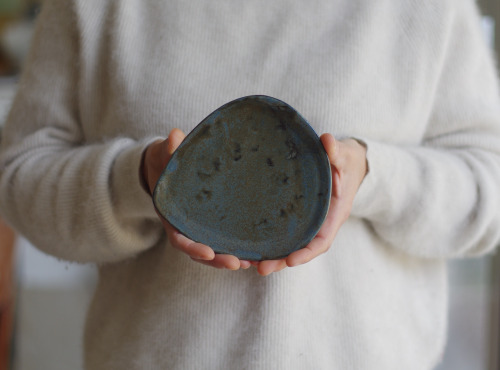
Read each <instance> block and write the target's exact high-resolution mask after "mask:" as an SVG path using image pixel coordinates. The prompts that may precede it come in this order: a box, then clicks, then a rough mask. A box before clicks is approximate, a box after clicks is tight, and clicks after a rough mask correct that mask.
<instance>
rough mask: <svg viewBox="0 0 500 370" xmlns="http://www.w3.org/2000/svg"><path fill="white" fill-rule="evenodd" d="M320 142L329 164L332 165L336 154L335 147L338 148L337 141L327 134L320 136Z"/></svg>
mask: <svg viewBox="0 0 500 370" xmlns="http://www.w3.org/2000/svg"><path fill="white" fill-rule="evenodd" d="M320 140H321V143H322V144H323V147H324V148H325V151H326V154H327V155H328V159H329V160H330V163H331V164H332V165H333V163H334V161H335V159H336V154H337V147H338V145H337V141H336V140H335V138H334V137H333V135H332V134H328V133H326V134H323V135H321V137H320Z"/></svg>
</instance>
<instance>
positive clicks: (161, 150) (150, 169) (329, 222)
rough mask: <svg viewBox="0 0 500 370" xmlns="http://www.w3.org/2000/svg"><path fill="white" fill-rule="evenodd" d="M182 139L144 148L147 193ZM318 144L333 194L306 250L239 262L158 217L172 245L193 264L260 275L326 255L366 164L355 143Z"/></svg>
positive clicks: (175, 134)
mask: <svg viewBox="0 0 500 370" xmlns="http://www.w3.org/2000/svg"><path fill="white" fill-rule="evenodd" d="M184 137H185V135H184V133H182V131H180V130H179V129H174V130H172V132H171V133H170V135H169V137H168V138H167V139H166V140H163V141H157V142H155V143H153V144H151V145H150V146H149V147H148V148H147V149H146V151H145V153H144V159H143V164H142V175H143V178H144V180H145V182H146V183H147V186H148V187H149V192H150V193H152V192H153V190H154V187H155V185H156V182H157V181H158V179H159V177H160V175H161V172H162V171H163V169H164V168H165V166H166V165H167V164H168V161H169V160H170V158H171V157H172V154H173V153H174V151H175V150H176V149H177V147H178V146H179V145H180V143H181V142H182V140H184ZM321 141H322V143H323V146H324V147H325V150H326V152H327V154H328V158H329V159H330V164H331V167H332V195H331V200H330V207H329V210H328V214H327V217H326V219H325V222H324V223H323V225H322V226H321V229H320V230H319V232H318V234H317V235H316V236H315V237H314V239H313V240H312V241H311V242H310V243H309V244H308V245H307V246H306V247H304V248H302V249H300V250H298V251H296V252H293V253H291V254H290V255H289V256H288V257H287V258H284V259H280V260H267V261H252V262H249V261H245V260H239V259H238V258H237V257H235V256H231V255H225V254H215V252H214V251H213V249H212V248H210V247H209V246H207V245H204V244H201V243H197V242H194V241H193V240H190V239H189V238H187V237H186V236H184V235H182V234H181V233H180V232H179V231H178V230H176V229H175V228H174V227H173V226H172V225H170V224H169V223H168V222H167V221H166V220H165V219H164V218H163V217H162V216H161V215H159V218H160V220H161V221H162V223H163V226H164V227H165V230H166V232H167V235H168V238H169V240H170V243H171V244H172V246H173V247H174V248H176V249H178V250H180V251H182V252H184V253H186V254H187V255H188V256H190V257H191V259H193V260H194V261H196V262H199V263H202V264H205V265H209V266H212V267H216V268H226V269H230V270H238V269H239V268H248V267H250V265H253V266H255V267H256V268H257V271H258V272H259V274H261V275H263V276H266V275H269V274H271V273H273V272H278V271H281V270H283V269H284V268H286V267H287V266H288V267H293V266H298V265H301V264H304V263H306V262H309V261H310V260H312V259H313V258H315V257H317V256H319V255H320V254H322V253H325V252H326V251H327V250H328V249H329V248H330V245H331V244H332V243H333V240H334V239H335V236H336V234H337V232H338V230H339V228H340V227H341V226H342V224H343V223H344V222H345V221H346V220H347V218H348V217H349V214H350V211H351V207H352V203H353V201H354V196H355V195H356V192H357V190H358V188H359V186H360V185H361V182H362V181H363V179H364V177H365V175H366V172H367V164H366V149H365V148H364V147H363V146H362V145H361V144H360V143H358V142H357V141H356V140H353V139H348V140H344V141H336V140H335V139H334V138H333V136H332V135H330V134H324V135H322V136H321Z"/></svg>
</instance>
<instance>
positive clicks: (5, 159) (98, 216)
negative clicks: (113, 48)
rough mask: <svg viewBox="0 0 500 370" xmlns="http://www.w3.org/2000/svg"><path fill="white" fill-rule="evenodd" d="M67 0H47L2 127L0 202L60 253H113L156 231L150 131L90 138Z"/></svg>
mask: <svg viewBox="0 0 500 370" xmlns="http://www.w3.org/2000/svg"><path fill="white" fill-rule="evenodd" d="M75 18H76V17H75V14H74V12H73V7H72V2H71V1H46V2H45V3H44V6H43V9H42V12H41V14H40V15H39V19H38V22H37V28H36V31H35V36H34V40H33V44H32V45H33V46H32V49H31V52H30V55H29V57H28V61H27V64H26V66H25V70H24V74H23V77H22V79H21V81H20V84H19V88H18V92H17V95H16V98H15V99H14V103H13V106H12V108H11V111H10V114H9V116H8V119H7V123H6V127H5V128H4V131H3V137H2V152H1V157H0V165H1V177H0V210H1V212H2V214H3V216H4V217H5V218H6V219H7V220H8V221H9V222H10V223H11V224H12V225H13V226H14V227H15V228H16V229H17V230H18V231H19V232H20V233H22V234H23V236H25V237H26V238H27V239H28V240H30V241H31V242H32V243H33V244H34V245H35V246H37V247H38V248H40V249H41V250H43V251H45V252H47V253H49V254H52V255H54V256H56V257H59V258H63V259H67V260H72V261H78V262H89V261H92V262H110V261H117V260H121V259H124V258H127V257H130V256H133V255H135V254H137V253H139V252H141V251H143V250H145V249H147V248H149V247H151V246H153V245H155V244H156V243H157V242H158V240H159V239H160V238H161V236H162V227H161V224H160V222H159V220H158V218H157V216H156V214H155V211H154V207H153V205H152V202H151V198H150V197H149V196H148V195H147V194H146V193H145V192H144V190H143V189H142V188H141V185H140V181H139V176H138V173H139V163H140V160H141V154H142V152H143V150H144V148H145V147H146V146H147V144H148V143H149V142H151V140H153V139H154V138H144V139H143V140H137V139H133V138H128V137H118V138H111V139H110V140H108V141H102V142H93V141H88V140H86V138H85V135H84V129H83V128H82V127H81V122H80V121H79V112H78V104H77V101H78V96H77V91H78V88H77V84H78V82H77V81H78V64H79V60H78V48H79V37H78V32H77V22H76V20H75Z"/></svg>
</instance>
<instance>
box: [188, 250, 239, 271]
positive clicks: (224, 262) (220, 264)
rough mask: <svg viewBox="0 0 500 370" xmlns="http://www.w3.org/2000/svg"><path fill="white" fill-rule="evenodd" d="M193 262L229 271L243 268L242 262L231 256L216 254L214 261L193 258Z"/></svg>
mask: <svg viewBox="0 0 500 370" xmlns="http://www.w3.org/2000/svg"><path fill="white" fill-rule="evenodd" d="M191 259H192V260H193V261H196V262H199V263H201V264H203V265H207V266H211V267H215V268H218V269H228V270H233V271H235V270H238V269H239V268H240V267H241V263H240V260H239V259H238V258H237V257H235V256H231V255H229V254H216V255H215V257H214V259H213V260H211V261H207V260H203V259H197V258H191Z"/></svg>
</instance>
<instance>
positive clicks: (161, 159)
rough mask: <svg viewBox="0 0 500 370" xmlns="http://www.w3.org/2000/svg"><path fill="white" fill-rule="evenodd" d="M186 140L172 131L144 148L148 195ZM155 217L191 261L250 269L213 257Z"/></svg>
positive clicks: (227, 258)
mask: <svg viewBox="0 0 500 370" xmlns="http://www.w3.org/2000/svg"><path fill="white" fill-rule="evenodd" d="M185 137H186V135H185V134H184V133H183V132H182V131H181V130H179V129H177V128H174V129H173V130H172V131H171V132H170V135H169V136H168V138H167V139H166V140H159V141H156V142H154V143H152V144H150V145H149V146H148V147H147V148H146V150H145V152H144V156H143V163H142V165H141V168H142V174H141V175H142V176H143V179H144V181H145V182H146V185H147V186H148V188H149V193H150V194H153V190H154V188H155V186H156V183H157V182H158V179H159V178H160V175H161V173H162V171H163V169H164V168H165V167H166V166H167V164H168V162H169V161H170V158H172V154H173V153H174V152H175V150H176V149H177V147H178V146H179V145H180V144H181V143H182V141H183V140H184V138H185ZM157 213H158V212H157ZM158 217H159V218H160V220H161V222H162V224H163V227H164V228H165V230H166V232H167V236H168V239H169V241H170V243H171V244H172V246H173V247H174V248H176V249H178V250H180V251H181V252H184V253H185V254H187V255H188V256H189V257H191V259H193V260H194V261H196V262H199V263H202V264H205V265H209V266H212V267H216V268H225V269H229V270H238V269H240V268H244V269H246V268H249V267H250V266H251V264H250V262H249V261H244V260H240V259H238V258H237V257H235V256H231V255H227V254H216V253H215V252H214V251H213V249H212V248H210V247H209V246H208V245H205V244H202V243H197V242H195V241H193V240H191V239H189V238H187V237H186V236H184V235H183V234H181V233H180V232H179V231H178V230H177V229H175V228H174V227H173V226H172V225H171V224H170V223H169V222H168V221H167V220H165V219H164V218H163V217H162V216H161V215H160V214H158Z"/></svg>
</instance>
